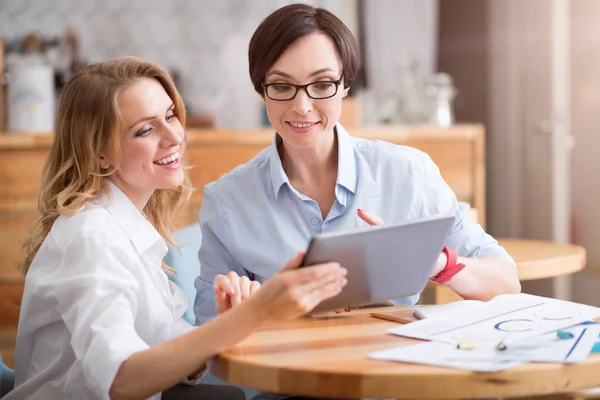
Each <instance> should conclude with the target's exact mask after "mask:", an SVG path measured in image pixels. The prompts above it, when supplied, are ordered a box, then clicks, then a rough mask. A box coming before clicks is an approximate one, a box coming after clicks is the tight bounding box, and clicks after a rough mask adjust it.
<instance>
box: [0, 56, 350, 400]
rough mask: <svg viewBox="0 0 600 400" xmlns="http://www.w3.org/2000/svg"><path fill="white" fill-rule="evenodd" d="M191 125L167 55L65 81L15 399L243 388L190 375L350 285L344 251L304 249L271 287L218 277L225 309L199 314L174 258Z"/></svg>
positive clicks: (32, 249)
mask: <svg viewBox="0 0 600 400" xmlns="http://www.w3.org/2000/svg"><path fill="white" fill-rule="evenodd" d="M184 126H185V112H184V105H183V102H182V100H181V97H180V96H179V94H178V92H177V90H176V88H175V87H174V85H173V82H172V80H171V79H170V77H169V76H168V74H167V73H165V72H164V71H163V70H162V69H161V68H160V67H158V66H156V65H154V64H151V63H148V62H145V61H142V60H139V59H135V58H125V59H119V60H115V61H109V62H102V63H98V64H94V65H92V66H89V67H87V68H85V69H84V70H82V71H81V72H79V73H78V74H77V75H76V76H75V77H74V78H73V79H72V80H71V81H70V82H69V83H68V84H67V85H66V86H65V88H64V90H63V93H62V98H61V103H60V109H59V111H58V119H57V126H56V133H55V135H56V136H55V139H54V143H53V146H52V150H51V152H50V155H49V158H48V160H47V163H46V166H45V170H44V175H43V177H42V186H41V191H40V195H39V211H40V213H41V218H40V220H39V221H38V224H37V229H36V230H35V231H34V233H33V235H32V237H31V238H30V240H29V241H28V242H27V243H26V245H25V248H26V257H25V259H24V261H23V263H22V270H23V272H24V273H25V274H26V279H25V292H24V295H23V302H22V308H21V315H20V320H19V327H18V334H17V345H16V387H15V390H14V391H13V392H11V394H10V395H9V396H8V397H7V398H8V399H24V398H28V399H29V398H33V399H94V398H98V399H108V398H112V399H121V398H127V399H132V398H148V397H151V398H153V399H158V398H161V392H163V391H164V392H165V393H164V394H165V395H164V397H163V398H167V397H169V395H170V396H171V397H172V398H175V397H176V398H190V399H192V398H193V399H204V398H210V399H218V398H224V397H227V396H229V397H227V398H235V395H236V393H225V392H221V391H220V389H218V388H209V389H210V391H208V392H207V391H206V390H204V389H206V387H203V386H204V385H198V386H190V387H189V389H188V390H184V389H181V386H180V385H178V383H179V382H184V383H196V381H198V380H199V377H201V375H202V373H201V372H202V371H203V369H204V366H205V363H206V361H207V360H208V358H209V357H211V356H213V355H215V354H217V353H219V352H221V351H223V350H225V349H227V348H228V347H230V346H232V345H234V344H235V343H236V342H238V341H239V340H241V339H243V338H244V337H245V336H247V335H248V334H249V333H250V332H252V331H253V330H255V329H257V328H258V327H260V326H261V324H262V323H264V322H265V321H267V320H282V319H288V318H294V317H296V316H298V315H301V314H303V313H305V312H308V311H309V310H310V309H312V308H313V307H314V306H315V305H316V304H318V303H319V302H320V301H322V300H324V299H326V298H329V297H331V296H334V295H336V294H337V293H339V291H340V290H341V288H342V287H343V286H344V285H345V283H346V280H345V278H344V275H345V270H344V269H343V268H341V267H340V266H339V265H338V264H335V263H329V264H322V265H319V266H315V267H311V268H302V269H296V267H297V266H298V265H299V263H300V260H301V255H298V256H296V257H295V258H294V259H293V260H291V261H290V262H289V263H288V265H287V267H286V268H285V269H284V270H283V272H282V273H280V274H277V275H275V276H274V277H273V278H272V279H270V280H269V281H267V282H266V283H265V284H264V285H263V287H262V289H260V290H259V291H257V289H258V287H259V285H257V284H252V283H249V282H246V280H247V278H242V279H240V278H239V277H238V276H237V275H235V274H233V273H232V274H229V275H228V276H223V275H221V276H219V277H218V278H217V279H216V280H215V285H214V290H215V293H216V295H215V301H216V307H217V309H218V311H219V312H221V313H222V315H220V316H219V317H218V318H215V319H214V320H213V321H211V322H210V323H208V324H205V325H204V326H202V327H198V328H193V327H192V326H190V325H189V324H187V323H186V322H185V321H184V319H183V318H182V315H183V313H184V312H185V310H186V308H187V306H188V304H187V299H186V297H185V295H184V293H183V292H182V291H181V290H180V289H179V288H178V287H176V286H175V285H174V284H172V283H171V282H170V281H169V280H168V277H167V274H168V273H172V272H173V271H172V270H171V269H170V268H169V267H168V266H166V265H164V264H162V259H163V257H164V255H165V253H166V251H167V247H166V244H165V242H169V243H173V240H172V236H171V232H172V229H173V222H174V215H175V213H176V211H177V209H178V207H179V206H180V205H182V204H183V203H184V202H185V201H186V200H187V199H188V196H189V189H188V186H187V185H186V184H185V182H186V176H185V172H184V170H183V168H182V155H183V153H184V150H185V140H184V139H185V132H184ZM242 286H243V287H244V289H243V290H242V289H241V287H242ZM241 291H243V292H244V293H243V295H241V296H240V292H241ZM253 292H256V293H255V294H253V295H252V296H251V297H249V298H248V299H247V301H243V302H242V301H241V300H242V298H246V297H248V295H249V294H250V293H253ZM232 306H233V307H232ZM173 387H175V388H176V389H173ZM222 390H225V391H227V390H230V389H222Z"/></svg>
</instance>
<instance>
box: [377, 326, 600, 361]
mask: <svg viewBox="0 0 600 400" xmlns="http://www.w3.org/2000/svg"><path fill="white" fill-rule="evenodd" d="M569 331H570V332H571V333H573V338H570V339H558V338H557V336H556V332H553V333H551V334H546V335H543V336H541V337H538V338H535V340H532V339H527V340H524V341H521V342H515V343H512V344H510V345H507V347H506V349H505V350H502V351H500V350H497V349H496V346H493V345H490V344H481V343H475V347H474V348H473V349H470V350H465V349H459V348H457V346H456V345H455V344H450V343H443V342H426V343H420V344H416V345H409V346H404V347H398V348H394V349H390V350H383V351H379V352H376V353H371V354H369V355H368V357H369V358H372V359H375V360H387V361H398V362H409V363H417V364H427V365H435V366H440V367H450V368H458V369H463V370H469V371H479V372H495V371H501V370H504V369H508V368H513V367H516V366H519V365H521V364H524V363H526V362H561V363H578V362H582V361H583V360H585V358H586V357H587V356H588V355H589V353H590V351H591V350H592V347H593V346H594V343H595V341H596V339H597V337H598V334H599V333H600V325H598V324H593V325H581V326H577V327H573V328H571V329H569Z"/></svg>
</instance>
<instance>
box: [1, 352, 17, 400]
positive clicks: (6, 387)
mask: <svg viewBox="0 0 600 400" xmlns="http://www.w3.org/2000/svg"><path fill="white" fill-rule="evenodd" d="M14 386H15V371H14V370H12V369H10V368H8V367H7V366H6V364H4V362H3V361H2V353H0V398H2V397H4V396H5V395H6V394H8V392H10V391H11V390H13V388H14Z"/></svg>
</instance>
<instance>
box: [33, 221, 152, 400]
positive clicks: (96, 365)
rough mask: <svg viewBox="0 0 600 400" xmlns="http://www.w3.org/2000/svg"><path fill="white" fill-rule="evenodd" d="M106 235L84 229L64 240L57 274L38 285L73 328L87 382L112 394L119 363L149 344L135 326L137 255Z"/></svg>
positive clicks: (99, 394) (102, 393) (74, 348)
mask: <svg viewBox="0 0 600 400" xmlns="http://www.w3.org/2000/svg"><path fill="white" fill-rule="evenodd" d="M102 236H107V237H108V235H102V234H99V233H98V232H95V233H90V232H88V233H86V232H84V233H83V234H82V235H78V236H76V237H75V238H74V239H73V240H72V241H71V243H68V244H66V245H65V247H64V248H63V257H62V260H61V261H60V263H59V264H58V265H57V266H56V271H55V273H54V274H52V275H50V276H49V277H47V278H46V279H45V280H44V281H43V282H37V283H36V287H35V290H36V291H37V292H38V293H39V294H40V295H41V296H43V298H48V299H51V301H49V304H48V307H49V308H53V309H54V311H56V312H57V313H58V314H59V316H60V318H61V319H62V321H63V322H64V324H65V325H66V327H67V329H68V330H69V332H70V333H71V341H70V344H71V347H72V351H73V353H74V355H75V357H76V359H77V360H78V362H79V363H80V365H81V369H82V372H83V375H84V376H85V379H86V383H87V385H88V386H89V387H90V389H91V390H92V391H93V392H94V393H95V394H96V396H97V397H98V398H100V399H108V398H109V392H110V388H111V387H112V384H113V381H114V379H115V376H116V375H117V371H118V370H119V368H120V366H121V364H122V363H123V362H124V361H125V360H127V359H128V358H129V357H130V356H131V355H132V354H134V353H136V352H138V351H142V350H146V349H148V348H149V346H148V344H147V343H146V342H144V340H142V339H141V338H140V337H139V335H138V334H137V333H136V330H135V315H136V313H137V308H138V304H137V300H136V296H135V293H136V292H137V291H138V287H139V283H138V281H137V280H136V278H135V276H134V274H133V273H132V271H131V270H130V269H129V268H130V266H131V265H135V260H133V259H132V257H131V255H130V254H128V252H127V250H126V249H124V248H123V245H122V244H118V243H114V240H112V242H113V243H110V242H109V240H108V239H107V238H103V237H102ZM127 245H128V244H127ZM138 262H139V261H138Z"/></svg>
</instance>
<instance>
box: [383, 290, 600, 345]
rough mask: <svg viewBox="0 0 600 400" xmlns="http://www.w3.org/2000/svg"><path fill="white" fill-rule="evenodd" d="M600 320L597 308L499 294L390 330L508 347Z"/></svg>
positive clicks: (402, 333) (439, 340)
mask: <svg viewBox="0 0 600 400" xmlns="http://www.w3.org/2000/svg"><path fill="white" fill-rule="evenodd" d="M597 317H600V308H597V307H592V306H587V305H583V304H577V303H572V302H568V301H564V300H557V299H550V298H546V297H539V296H533V295H529V294H523V293H522V294H517V295H501V296H498V297H496V298H494V300H492V301H489V302H487V303H483V304H482V305H481V307H476V308H469V309H465V310H458V311H457V312H455V313H449V314H448V315H446V316H444V317H438V318H427V319H424V320H420V321H416V322H412V323H410V324H406V325H401V326H398V327H396V328H393V329H390V330H389V332H390V333H392V334H395V335H400V336H405V337H411V338H416V339H425V340H433V341H438V342H446V343H451V344H457V343H460V342H462V341H473V342H477V343H488V344H494V345H495V344H497V343H498V342H499V341H501V340H504V341H505V342H506V343H507V344H508V343H510V342H514V341H519V340H521V339H524V338H530V337H535V336H539V335H542V334H544V333H548V332H554V331H556V330H558V329H563V328H567V327H571V326H573V325H576V324H579V323H582V322H586V321H590V320H593V319H595V318H597Z"/></svg>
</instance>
